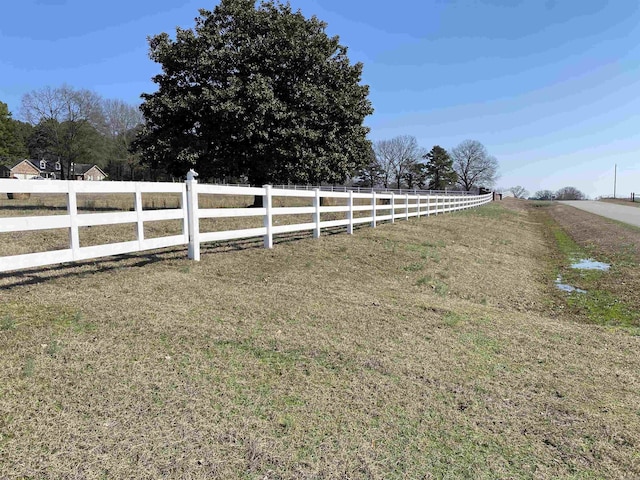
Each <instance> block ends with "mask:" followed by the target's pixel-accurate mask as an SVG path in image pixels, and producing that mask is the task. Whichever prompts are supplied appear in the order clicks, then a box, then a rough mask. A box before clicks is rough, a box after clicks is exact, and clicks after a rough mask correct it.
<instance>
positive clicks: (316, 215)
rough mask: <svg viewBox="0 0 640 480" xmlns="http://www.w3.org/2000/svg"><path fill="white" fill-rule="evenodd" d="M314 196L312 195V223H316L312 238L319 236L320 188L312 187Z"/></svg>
mask: <svg viewBox="0 0 640 480" xmlns="http://www.w3.org/2000/svg"><path fill="white" fill-rule="evenodd" d="M313 191H314V192H315V194H316V196H315V197H313V208H314V209H315V213H314V214H313V223H315V224H316V228H314V229H313V238H320V189H319V188H314V189H313Z"/></svg>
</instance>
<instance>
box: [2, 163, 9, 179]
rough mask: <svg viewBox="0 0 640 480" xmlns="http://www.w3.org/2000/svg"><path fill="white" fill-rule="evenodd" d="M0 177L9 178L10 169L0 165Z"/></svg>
mask: <svg viewBox="0 0 640 480" xmlns="http://www.w3.org/2000/svg"><path fill="white" fill-rule="evenodd" d="M0 178H11V169H10V168H9V167H5V166H4V165H0Z"/></svg>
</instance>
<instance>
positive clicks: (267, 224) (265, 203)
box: [262, 185, 273, 248]
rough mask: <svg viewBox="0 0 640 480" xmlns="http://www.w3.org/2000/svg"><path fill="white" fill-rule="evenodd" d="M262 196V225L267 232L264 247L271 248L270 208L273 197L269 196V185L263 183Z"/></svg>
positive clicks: (271, 219)
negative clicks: (263, 210) (263, 209)
mask: <svg viewBox="0 0 640 480" xmlns="http://www.w3.org/2000/svg"><path fill="white" fill-rule="evenodd" d="M262 187H263V188H264V196H263V197H262V204H263V206H264V208H265V212H264V227H265V228H266V230H267V233H266V234H265V236H264V248H273V231H272V227H273V214H272V213H271V208H272V206H273V197H272V196H271V185H263V186H262Z"/></svg>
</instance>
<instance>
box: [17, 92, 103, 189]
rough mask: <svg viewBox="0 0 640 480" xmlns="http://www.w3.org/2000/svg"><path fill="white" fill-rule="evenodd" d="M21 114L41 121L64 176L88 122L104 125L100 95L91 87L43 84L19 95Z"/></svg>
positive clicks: (95, 126)
mask: <svg viewBox="0 0 640 480" xmlns="http://www.w3.org/2000/svg"><path fill="white" fill-rule="evenodd" d="M22 116H23V117H24V119H25V120H27V121H28V122H29V123H31V124H32V125H41V126H42V127H43V128H46V130H47V136H48V137H49V138H50V141H51V142H52V144H53V148H54V149H55V153H56V155H57V157H58V158H59V159H60V163H61V165H62V172H61V173H62V178H67V177H68V176H69V173H70V171H71V164H72V163H73V162H75V161H76V160H77V159H78V157H79V155H80V153H79V148H78V146H79V143H80V141H81V138H82V136H83V134H84V133H85V131H86V128H87V126H89V127H93V128H96V129H97V130H98V131H100V130H102V129H104V115H103V112H102V98H101V97H100V96H99V95H98V94H97V93H95V92H92V91H90V90H83V89H79V90H76V89H74V88H72V87H70V86H68V85H62V86H61V87H57V88H51V87H44V88H42V89H40V90H34V91H32V92H30V93H26V94H25V95H24V96H23V97H22Z"/></svg>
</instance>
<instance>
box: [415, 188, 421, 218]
mask: <svg viewBox="0 0 640 480" xmlns="http://www.w3.org/2000/svg"><path fill="white" fill-rule="evenodd" d="M421 201H422V200H421V199H420V194H418V196H417V198H416V202H417V204H418V218H420V213H421V210H422V204H421V203H420V202H421Z"/></svg>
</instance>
